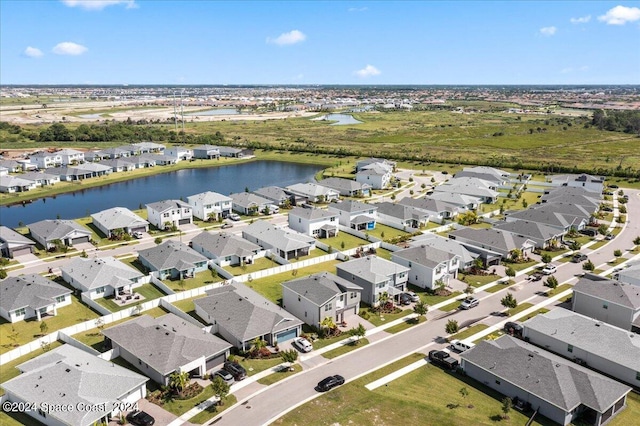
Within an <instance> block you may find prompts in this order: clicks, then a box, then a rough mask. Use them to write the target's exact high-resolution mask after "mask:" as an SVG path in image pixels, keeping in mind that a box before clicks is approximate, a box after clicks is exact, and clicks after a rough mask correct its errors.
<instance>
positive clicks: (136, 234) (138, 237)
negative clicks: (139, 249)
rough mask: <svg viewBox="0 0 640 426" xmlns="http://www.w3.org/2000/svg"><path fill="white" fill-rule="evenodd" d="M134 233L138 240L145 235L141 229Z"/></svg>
mask: <svg viewBox="0 0 640 426" xmlns="http://www.w3.org/2000/svg"><path fill="white" fill-rule="evenodd" d="M132 235H133V238H136V239H138V240H139V239H140V238H142V237H144V235H143V234H142V232H140V231H135V232H134V233H133V234H132Z"/></svg>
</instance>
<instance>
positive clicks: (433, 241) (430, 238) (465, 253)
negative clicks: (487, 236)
mask: <svg viewBox="0 0 640 426" xmlns="http://www.w3.org/2000/svg"><path fill="white" fill-rule="evenodd" d="M409 245H410V246H411V247H416V246H421V245H426V246H431V247H435V248H437V249H439V250H443V251H448V252H449V253H451V254H455V255H458V256H460V259H462V264H463V265H465V264H468V263H471V262H473V261H474V259H476V258H477V257H478V254H477V253H472V252H470V251H469V250H467V249H466V247H465V246H463V245H462V244H460V243H459V242H458V241H455V240H452V239H449V238H445V237H441V236H440V235H436V234H431V233H426V234H422V235H419V236H417V237H414V238H412V239H411V241H409Z"/></svg>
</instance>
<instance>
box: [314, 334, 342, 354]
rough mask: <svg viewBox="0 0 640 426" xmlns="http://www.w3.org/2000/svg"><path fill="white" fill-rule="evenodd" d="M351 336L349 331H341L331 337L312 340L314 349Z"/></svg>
mask: <svg viewBox="0 0 640 426" xmlns="http://www.w3.org/2000/svg"><path fill="white" fill-rule="evenodd" d="M349 337H350V336H349V333H341V334H340V335H339V336H336V337H329V338H326V339H317V340H314V341H313V342H312V344H313V349H315V350H318V349H321V348H324V347H325V346H329V345H332V344H334V343H336V342H340V341H342V340H344V339H348V338H349Z"/></svg>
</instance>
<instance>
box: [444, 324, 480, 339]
mask: <svg viewBox="0 0 640 426" xmlns="http://www.w3.org/2000/svg"><path fill="white" fill-rule="evenodd" d="M487 328H489V326H488V325H486V324H476V325H472V326H471V327H469V328H467V329H466V330H464V331H460V332H459V333H456V334H454V335H451V336H449V337H448V338H447V340H448V341H450V342H451V341H452V340H455V339H458V340H463V339H466V338H467V337H471V336H473V335H474V334H476V333H479V332H481V331H482V330H485V329H487Z"/></svg>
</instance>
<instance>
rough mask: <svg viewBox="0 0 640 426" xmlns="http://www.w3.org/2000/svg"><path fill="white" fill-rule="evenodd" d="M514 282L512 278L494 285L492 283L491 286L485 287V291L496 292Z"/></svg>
mask: <svg viewBox="0 0 640 426" xmlns="http://www.w3.org/2000/svg"><path fill="white" fill-rule="evenodd" d="M515 283H516V282H515V281H514V280H509V281H507V282H506V283H505V284H502V283H498V284H496V285H494V286H493V287H489V288H488V289H486V290H485V291H486V292H488V293H497V292H499V291H500V290H503V289H505V288H509V287H511V286H512V285H514V284H515Z"/></svg>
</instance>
